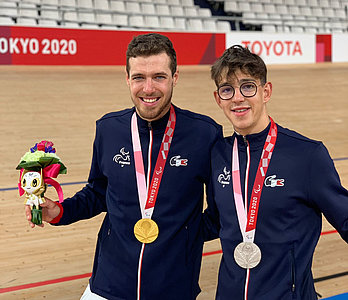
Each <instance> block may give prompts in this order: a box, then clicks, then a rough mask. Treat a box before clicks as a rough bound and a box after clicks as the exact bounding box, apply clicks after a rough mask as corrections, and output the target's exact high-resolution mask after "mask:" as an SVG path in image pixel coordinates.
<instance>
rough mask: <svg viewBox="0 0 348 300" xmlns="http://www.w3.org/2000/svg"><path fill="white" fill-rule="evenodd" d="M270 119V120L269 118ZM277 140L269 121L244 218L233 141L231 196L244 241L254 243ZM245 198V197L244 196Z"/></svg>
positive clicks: (236, 148) (237, 163) (237, 164)
mask: <svg viewBox="0 0 348 300" xmlns="http://www.w3.org/2000/svg"><path fill="white" fill-rule="evenodd" d="M270 119H271V118H270ZM276 140H277V125H276V124H275V123H274V121H273V120H272V119H271V127H270V129H269V131H268V135H267V138H266V142H265V144H264V147H263V151H262V154H261V159H260V162H259V166H258V168H257V173H256V177H255V181H254V186H253V190H252V194H251V199H250V204H249V210H248V216H246V212H245V207H244V204H243V196H242V191H241V184H240V170H239V158H238V146H237V139H235V141H234V145H233V151H232V182H233V194H234V201H235V204H236V210H237V216H238V222H239V227H240V230H241V232H242V235H243V240H244V241H250V242H253V241H254V237H255V230H256V221H257V215H258V210H259V204H260V198H261V193H262V188H263V185H264V184H263V183H264V180H265V176H266V173H267V169H268V166H269V163H270V161H271V157H272V153H273V150H274V146H275V143H276ZM245 196H246V197H247V195H245Z"/></svg>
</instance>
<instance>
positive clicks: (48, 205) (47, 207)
mask: <svg viewBox="0 0 348 300" xmlns="http://www.w3.org/2000/svg"><path fill="white" fill-rule="evenodd" d="M40 206H41V207H42V220H43V221H45V222H51V221H52V220H53V219H54V218H56V217H57V216H58V215H59V213H60V208H59V206H58V205H57V204H56V203H55V202H54V201H52V200H51V199H49V198H46V197H45V202H44V203H42V204H40ZM25 215H26V217H27V220H28V222H29V225H30V227H31V228H34V227H35V224H34V223H33V222H31V209H30V205H26V206H25ZM37 226H39V227H44V224H40V225H37Z"/></svg>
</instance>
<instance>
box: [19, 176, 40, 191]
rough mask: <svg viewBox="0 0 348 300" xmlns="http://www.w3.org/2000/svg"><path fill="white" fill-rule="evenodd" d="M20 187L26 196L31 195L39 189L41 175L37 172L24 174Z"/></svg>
mask: <svg viewBox="0 0 348 300" xmlns="http://www.w3.org/2000/svg"><path fill="white" fill-rule="evenodd" d="M21 186H22V189H23V190H25V191H26V192H27V193H28V194H33V193H34V192H35V191H36V190H38V189H39V188H40V187H41V174H40V173H39V172H26V173H25V174H24V175H23V177H22V181H21Z"/></svg>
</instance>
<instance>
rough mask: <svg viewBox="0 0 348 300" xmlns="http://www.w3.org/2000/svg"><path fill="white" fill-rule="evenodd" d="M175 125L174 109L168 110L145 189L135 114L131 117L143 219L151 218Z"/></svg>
mask: <svg viewBox="0 0 348 300" xmlns="http://www.w3.org/2000/svg"><path fill="white" fill-rule="evenodd" d="M175 123H176V115H175V111H174V107H173V106H171V108H170V117H169V120H168V123H167V127H166V130H165V133H164V135H163V139H162V143H161V148H160V151H159V154H158V157H157V161H156V165H155V170H154V173H153V176H152V180H151V184H150V186H149V187H148V189H147V187H146V180H145V172H144V163H143V156H142V152H141V144H140V138H139V131H138V125H137V120H136V113H134V114H133V117H132V141H133V151H134V161H135V170H136V178H137V187H138V196H139V202H140V209H141V212H142V216H143V218H151V215H152V211H153V208H154V206H155V203H156V199H157V195H158V189H159V186H160V184H161V180H162V175H163V171H164V166H165V164H166V161H167V157H168V152H169V148H170V145H171V142H172V138H173V135H174V130H175Z"/></svg>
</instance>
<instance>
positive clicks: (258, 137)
mask: <svg viewBox="0 0 348 300" xmlns="http://www.w3.org/2000/svg"><path fill="white" fill-rule="evenodd" d="M270 127H271V122H269V124H268V126H267V127H266V128H265V129H264V130H262V131H261V132H258V133H253V134H248V135H245V136H243V135H240V134H238V133H237V132H234V134H233V136H232V140H234V138H235V137H237V140H238V146H239V148H241V149H245V147H246V141H248V142H249V146H250V149H259V148H262V147H263V146H264V144H265V141H266V138H267V135H268V131H269V129H270Z"/></svg>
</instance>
